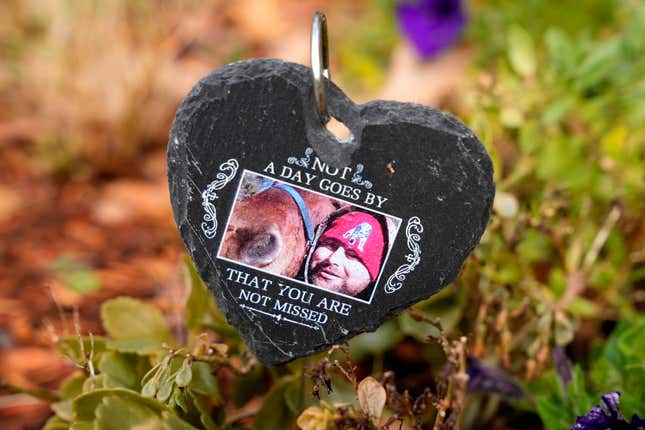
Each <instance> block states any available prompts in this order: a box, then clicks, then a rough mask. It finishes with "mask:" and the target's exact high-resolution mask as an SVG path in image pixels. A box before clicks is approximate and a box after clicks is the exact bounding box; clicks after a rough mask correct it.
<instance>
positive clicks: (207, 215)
mask: <svg viewBox="0 0 645 430" xmlns="http://www.w3.org/2000/svg"><path fill="white" fill-rule="evenodd" d="M238 168H239V164H238V162H237V160H236V159H235V158H231V159H230V160H228V161H225V162H223V163H222V164H220V165H219V170H220V172H219V173H218V174H217V176H215V178H216V179H215V180H214V181H213V182H211V183H210V184H208V187H206V189H205V190H204V192H202V207H203V208H204V222H202V231H203V232H204V236H206V237H207V238H208V239H212V238H214V237H215V235H216V234H217V212H216V210H215V205H214V204H213V203H212V202H213V201H215V200H217V199H218V196H217V193H216V192H215V191H219V190H221V189H222V188H224V187H225V186H226V184H228V183H229V182H231V180H232V179H233V178H234V177H235V174H236V173H237V169H238Z"/></svg>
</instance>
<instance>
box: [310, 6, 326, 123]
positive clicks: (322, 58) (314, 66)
mask: <svg viewBox="0 0 645 430" xmlns="http://www.w3.org/2000/svg"><path fill="white" fill-rule="evenodd" d="M311 72H312V75H313V83H314V96H315V98H316V108H317V109H318V113H319V114H320V117H321V118H322V119H323V122H326V119H327V117H328V116H327V102H326V95H325V82H324V78H327V79H331V77H330V74H329V42H328V40H327V17H326V16H325V14H324V13H322V12H316V13H315V14H314V18H313V22H312V23H311Z"/></svg>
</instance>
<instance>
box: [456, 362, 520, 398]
mask: <svg viewBox="0 0 645 430" xmlns="http://www.w3.org/2000/svg"><path fill="white" fill-rule="evenodd" d="M466 372H468V392H469V393H476V392H485V393H495V394H501V395H502V396H506V397H510V398H521V397H523V396H524V391H523V390H522V388H521V387H520V386H519V385H518V384H517V382H515V380H514V379H513V378H512V377H511V376H510V375H508V374H507V373H505V372H502V371H501V370H499V369H497V368H495V367H492V366H487V365H485V364H483V363H482V362H481V361H479V360H477V359H474V358H472V357H468V358H467V362H466Z"/></svg>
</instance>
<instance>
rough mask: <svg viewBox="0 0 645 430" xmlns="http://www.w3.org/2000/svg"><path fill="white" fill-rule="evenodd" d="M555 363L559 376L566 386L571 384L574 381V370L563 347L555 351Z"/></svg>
mask: <svg viewBox="0 0 645 430" xmlns="http://www.w3.org/2000/svg"><path fill="white" fill-rule="evenodd" d="M553 363H555V370H556V371H557V372H558V376H559V377H560V379H561V380H562V382H563V383H564V385H567V384H568V383H569V382H571V380H572V379H573V369H572V368H571V362H570V361H569V359H568V358H567V354H566V353H565V352H564V348H562V347H561V346H558V347H557V348H556V349H554V350H553Z"/></svg>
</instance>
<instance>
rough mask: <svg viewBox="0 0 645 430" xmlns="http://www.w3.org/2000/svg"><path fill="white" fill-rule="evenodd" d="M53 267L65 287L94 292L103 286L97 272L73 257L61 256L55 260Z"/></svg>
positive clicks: (79, 291)
mask: <svg viewBox="0 0 645 430" xmlns="http://www.w3.org/2000/svg"><path fill="white" fill-rule="evenodd" d="M52 268H53V269H54V271H55V272H56V274H57V276H58V277H59V278H60V279H61V281H62V283H63V286H64V287H65V288H69V289H70V290H73V291H76V292H78V293H81V294H87V293H92V292H94V291H96V290H98V289H99V288H101V283H100V282H99V278H98V276H96V273H94V271H93V270H91V269H90V268H88V267H87V266H86V265H84V264H82V263H81V262H79V261H77V260H74V259H73V258H70V257H66V256H61V257H59V258H57V259H56V260H54V262H53V263H52Z"/></svg>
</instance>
